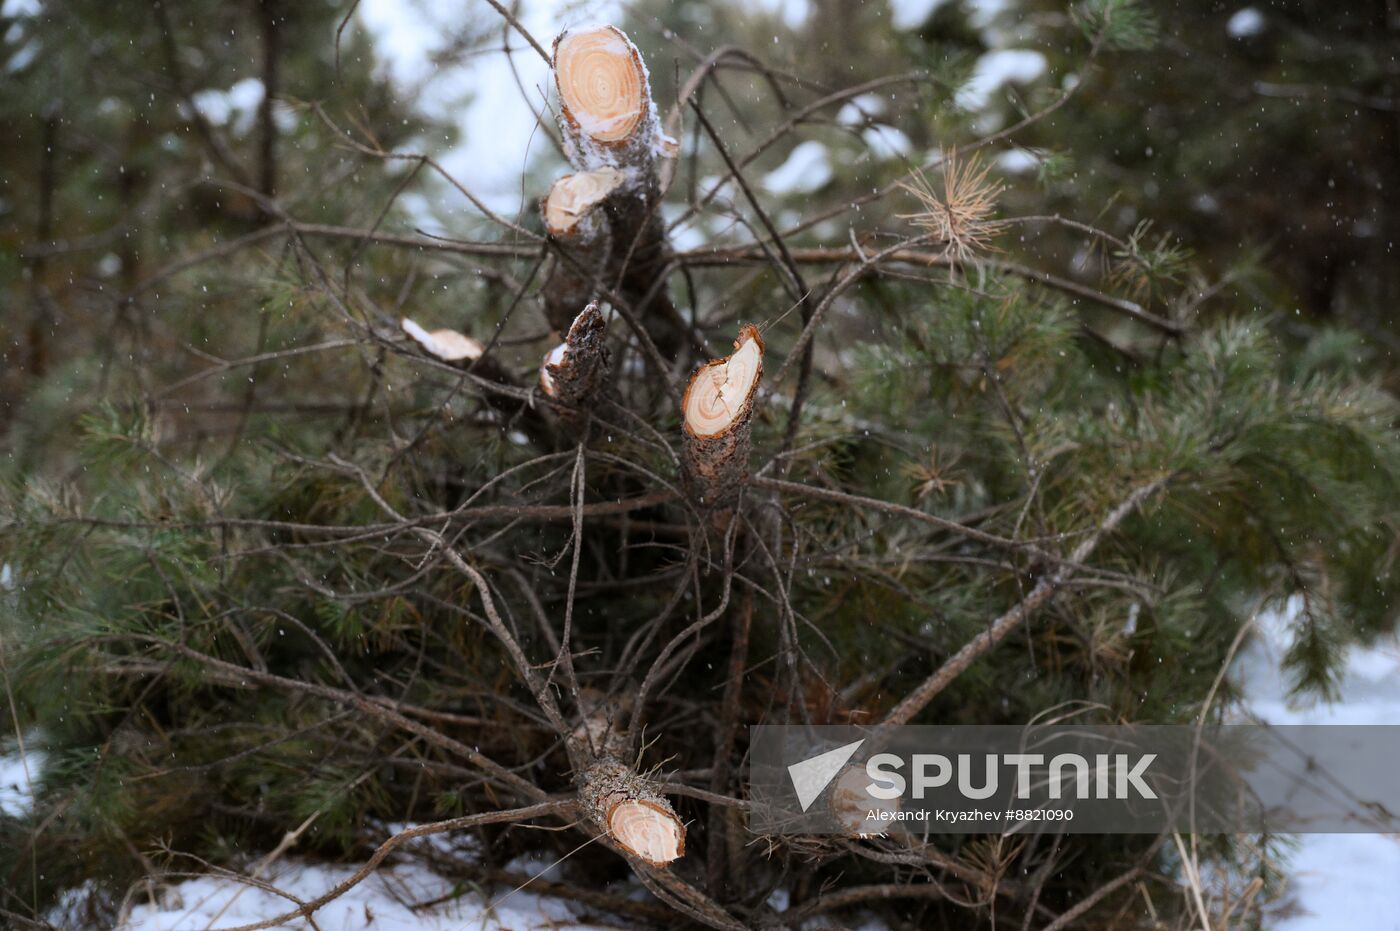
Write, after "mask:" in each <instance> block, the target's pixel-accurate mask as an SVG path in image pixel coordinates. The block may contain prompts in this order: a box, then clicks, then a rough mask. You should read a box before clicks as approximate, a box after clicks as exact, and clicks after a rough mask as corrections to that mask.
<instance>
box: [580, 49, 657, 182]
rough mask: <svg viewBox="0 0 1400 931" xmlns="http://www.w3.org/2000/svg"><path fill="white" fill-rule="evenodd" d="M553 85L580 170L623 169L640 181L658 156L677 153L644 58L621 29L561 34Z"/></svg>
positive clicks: (649, 170) (650, 169)
mask: <svg viewBox="0 0 1400 931" xmlns="http://www.w3.org/2000/svg"><path fill="white" fill-rule="evenodd" d="M554 83H555V87H556V88H557V89H558V91H559V128H560V130H561V131H562V132H563V135H564V149H565V152H566V153H567V154H568V156H569V160H570V161H571V162H573V163H574V164H575V165H577V166H578V167H579V168H581V169H584V170H590V169H595V168H604V167H613V168H619V169H622V170H623V171H626V172H629V173H630V174H632V175H633V180H636V179H637V176H638V175H641V174H649V173H650V172H651V171H652V165H653V163H654V162H655V160H656V156H657V155H658V154H660V155H668V156H669V155H674V154H675V141H674V140H671V139H670V138H669V137H666V136H665V135H664V134H663V133H662V132H661V122H660V120H659V119H657V115H656V104H655V103H654V102H653V101H652V99H651V80H650V77H649V76H648V75H647V66H646V63H645V62H643V61H642V53H641V52H639V51H637V47H636V46H635V45H633V44H632V41H631V40H630V39H628V38H627V35H626V33H624V32H623V31H622V30H621V29H618V28H617V27H615V26H586V27H583V28H580V29H568V30H565V31H564V32H562V33H560V34H559V37H558V38H556V39H555V40H554Z"/></svg>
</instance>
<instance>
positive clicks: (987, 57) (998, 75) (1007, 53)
mask: <svg viewBox="0 0 1400 931" xmlns="http://www.w3.org/2000/svg"><path fill="white" fill-rule="evenodd" d="M1048 68H1049V62H1047V61H1046V60H1045V56H1044V55H1042V54H1041V53H1040V52H1037V51H1034V50H1032V49H1024V48H1005V49H996V50H995V51H991V52H987V53H986V54H984V55H983V56H982V57H981V58H979V59H977V65H976V67H975V68H974V69H973V71H972V78H971V79H970V80H969V81H968V82H967V83H966V84H964V85H963V86H962V87H960V88H959V89H958V92H957V95H956V98H955V99H956V100H957V104H958V106H960V107H962V108H963V109H964V110H972V111H976V110H981V109H983V108H985V107H986V106H987V104H988V103H990V102H991V99H992V95H993V94H995V93H996V92H997V91H999V90H1001V88H1003V87H1004V86H1006V85H1007V84H1011V83H1015V84H1029V83H1030V82H1031V81H1034V80H1036V79H1037V78H1039V77H1041V76H1042V75H1044V74H1045V72H1046V70H1047V69H1048Z"/></svg>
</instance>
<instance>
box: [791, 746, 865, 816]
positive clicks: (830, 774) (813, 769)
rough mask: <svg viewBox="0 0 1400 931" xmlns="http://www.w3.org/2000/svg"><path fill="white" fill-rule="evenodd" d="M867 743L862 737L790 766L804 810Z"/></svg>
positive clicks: (799, 800)
mask: <svg viewBox="0 0 1400 931" xmlns="http://www.w3.org/2000/svg"><path fill="white" fill-rule="evenodd" d="M863 743H865V738H864V737H862V738H861V739H860V740H857V741H856V742H855V743H852V744H846V745H845V746H844V747H837V748H836V749H835V750H828V751H826V752H825V753H818V754H817V755H816V756H814V757H811V758H810V759H806V760H803V761H802V762H801V763H793V764H792V765H791V766H789V767H788V775H789V776H791V777H792V787H793V789H794V790H796V792H797V801H798V802H799V803H800V804H801V805H802V810H803V811H806V810H807V809H808V808H809V807H811V804H812V803H813V802H815V801H816V800H817V796H818V795H821V794H822V790H823V789H825V788H826V787H827V786H828V785H829V784H830V783H831V780H833V779H835V778H836V774H837V773H839V772H841V769H842V767H844V766H845V765H846V762H847V761H848V760H850V758H851V757H852V756H854V755H855V752H856V751H857V750H859V749H860V745H861V744H863Z"/></svg>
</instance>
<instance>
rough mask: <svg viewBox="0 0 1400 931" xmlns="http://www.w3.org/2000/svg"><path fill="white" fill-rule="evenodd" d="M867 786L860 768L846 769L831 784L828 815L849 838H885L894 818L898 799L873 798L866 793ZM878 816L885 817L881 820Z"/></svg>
mask: <svg viewBox="0 0 1400 931" xmlns="http://www.w3.org/2000/svg"><path fill="white" fill-rule="evenodd" d="M869 785H870V776H869V775H868V774H867V773H866V771H865V766H863V765H854V766H847V767H846V768H845V769H843V770H842V771H841V773H840V775H838V776H837V777H836V778H835V779H833V780H832V785H831V802H830V805H831V813H832V815H833V816H835V818H836V821H837V822H838V823H839V824H840V825H841V826H842V827H843V828H845V829H846V830H847V831H848V832H850V833H852V834H862V835H866V834H885V833H887V832H888V831H889V826H890V823H891V821H892V820H893V819H894V818H895V817H897V816H898V812H899V810H900V806H899V799H880V798H876V797H874V796H873V795H871V794H870V793H869V791H867V788H866V787H867V786H869ZM881 812H883V813H885V815H886V817H885V818H883V819H882V818H881V817H880V813H881ZM872 815H874V817H871V816H872Z"/></svg>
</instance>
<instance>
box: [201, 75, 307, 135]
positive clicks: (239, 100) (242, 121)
mask: <svg viewBox="0 0 1400 931" xmlns="http://www.w3.org/2000/svg"><path fill="white" fill-rule="evenodd" d="M263 93H264V91H263V83H262V81H260V80H258V79H257V78H244V79H243V80H241V81H239V82H238V83H236V84H234V85H233V86H232V87H230V88H229V89H228V90H214V89H206V90H202V91H196V92H195V93H194V94H192V95H191V99H193V100H194V105H195V107H196V108H197V109H198V110H199V112H200V114H201V115H202V116H203V117H204V118H205V119H206V120H208V121H209V122H210V123H213V124H214V125H215V126H224V125H226V124H228V123H229V122H230V121H232V122H233V127H234V130H235V131H236V132H238V133H246V132H248V131H249V130H251V129H252V128H253V120H254V118H255V117H256V116H257V112H258V107H260V106H262V100H263ZM273 114H274V118H276V119H277V122H278V124H279V126H281V128H282V129H284V130H285V129H289V128H290V127H289V126H287V125H285V118H286V116H289V115H290V114H287V113H286V112H285V111H284V110H281V109H279V108H277V107H274V108H273ZM293 122H295V119H294V120H293Z"/></svg>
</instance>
